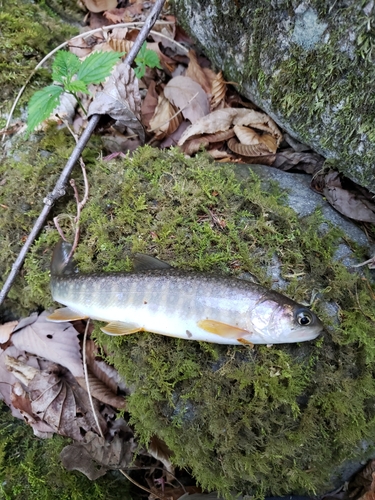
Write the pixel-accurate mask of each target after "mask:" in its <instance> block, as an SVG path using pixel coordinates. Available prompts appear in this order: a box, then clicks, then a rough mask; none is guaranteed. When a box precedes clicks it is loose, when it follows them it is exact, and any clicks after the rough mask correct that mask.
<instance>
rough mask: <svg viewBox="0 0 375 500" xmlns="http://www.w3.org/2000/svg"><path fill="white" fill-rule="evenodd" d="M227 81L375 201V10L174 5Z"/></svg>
mask: <svg viewBox="0 0 375 500" xmlns="http://www.w3.org/2000/svg"><path fill="white" fill-rule="evenodd" d="M174 5H175V8H176V11H177V12H178V18H179V21H180V22H181V23H182V24H183V26H184V28H185V29H187V31H188V32H189V33H190V34H191V35H192V36H193V37H195V38H196V39H197V41H198V42H199V43H200V45H201V47H202V49H203V51H204V52H205V53H206V55H207V56H208V57H209V58H210V59H211V61H212V62H213V63H214V64H215V65H216V66H217V68H218V69H223V70H224V72H225V77H226V79H227V80H230V81H233V80H234V81H236V82H238V83H239V84H240V86H241V88H240V91H241V92H242V93H243V94H244V95H246V96H247V97H248V98H250V99H251V100H252V101H253V102H255V104H257V105H258V106H259V107H260V108H262V109H263V110H264V111H265V112H266V113H268V114H269V115H270V116H271V117H272V118H273V119H274V120H275V121H276V122H277V123H278V124H279V125H280V126H281V127H282V128H283V129H284V130H285V131H286V132H288V133H289V134H290V135H291V136H292V137H294V138H296V139H298V140H299V141H300V142H303V143H306V144H308V145H309V146H310V147H311V148H312V149H314V150H315V151H316V152H318V153H320V154H322V155H323V156H325V157H326V158H327V159H329V162H330V165H333V166H334V167H335V168H337V169H338V170H339V171H341V172H343V173H344V174H345V175H346V176H348V177H350V178H351V179H352V180H354V181H355V182H357V183H359V184H361V185H362V186H365V187H367V188H368V189H369V190H370V191H372V192H375V175H374V167H373V165H374V163H375V134H374V132H373V122H374V115H375V97H374V96H375V92H374V90H375V65H374V59H375V41H374V37H373V34H372V29H373V15H374V9H375V7H374V2H368V3H366V4H364V3H363V2H362V3H361V2H358V1H356V0H337V1H335V2H328V1H326V2H321V1H320V0H319V1H318V0H312V1H309V2H307V1H306V2H304V1H302V2H301V1H296V0H292V1H291V2H290V1H287V0H273V1H271V2H261V1H260V0H257V1H252V2H246V1H245V0H239V1H236V2H233V1H232V0H224V1H220V2H219V1H217V0H206V1H203V2H201V1H198V0H174Z"/></svg>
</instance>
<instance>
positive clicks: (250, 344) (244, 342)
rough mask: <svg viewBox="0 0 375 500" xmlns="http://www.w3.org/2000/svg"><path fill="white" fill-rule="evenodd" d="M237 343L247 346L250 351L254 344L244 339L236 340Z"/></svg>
mask: <svg viewBox="0 0 375 500" xmlns="http://www.w3.org/2000/svg"><path fill="white" fill-rule="evenodd" d="M237 340H238V342H240V343H241V344H242V345H247V346H249V347H250V349H252V348H253V347H254V344H253V343H252V342H250V340H246V339H237Z"/></svg>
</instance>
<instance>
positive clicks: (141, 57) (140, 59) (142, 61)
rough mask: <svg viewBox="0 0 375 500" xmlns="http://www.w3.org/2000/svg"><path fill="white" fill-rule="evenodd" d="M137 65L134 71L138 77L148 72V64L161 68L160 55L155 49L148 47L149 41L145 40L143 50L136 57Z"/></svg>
mask: <svg viewBox="0 0 375 500" xmlns="http://www.w3.org/2000/svg"><path fill="white" fill-rule="evenodd" d="M135 63H136V67H135V68H134V73H135V76H136V77H137V78H142V77H143V76H145V73H146V66H148V67H149V68H159V69H162V67H161V66H160V61H159V56H158V55H157V53H156V52H155V51H154V50H149V49H147V43H146V42H144V43H143V45H142V47H141V50H140V51H139V52H138V55H137V57H136V58H135Z"/></svg>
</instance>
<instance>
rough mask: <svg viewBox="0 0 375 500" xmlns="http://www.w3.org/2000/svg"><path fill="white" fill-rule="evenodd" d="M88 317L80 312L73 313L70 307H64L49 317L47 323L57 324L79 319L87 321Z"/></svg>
mask: <svg viewBox="0 0 375 500" xmlns="http://www.w3.org/2000/svg"><path fill="white" fill-rule="evenodd" d="M87 318H88V316H86V315H85V314H81V313H79V312H76V311H73V310H72V309H70V307H62V308H61V309H56V310H55V312H53V313H52V314H50V315H49V316H47V318H46V319H47V321H53V322H55V323H63V322H64V321H76V320H78V319H87Z"/></svg>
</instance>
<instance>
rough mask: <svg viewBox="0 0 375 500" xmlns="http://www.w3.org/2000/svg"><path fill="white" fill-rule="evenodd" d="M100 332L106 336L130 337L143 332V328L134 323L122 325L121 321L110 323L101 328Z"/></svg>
mask: <svg viewBox="0 0 375 500" xmlns="http://www.w3.org/2000/svg"><path fill="white" fill-rule="evenodd" d="M101 331H102V332H104V333H106V334H107V335H130V334H131V333H136V332H140V331H143V328H142V327H141V326H139V325H135V324H134V323H122V322H121V321H111V322H110V323H108V324H107V325H105V326H103V327H102V328H101Z"/></svg>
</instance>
